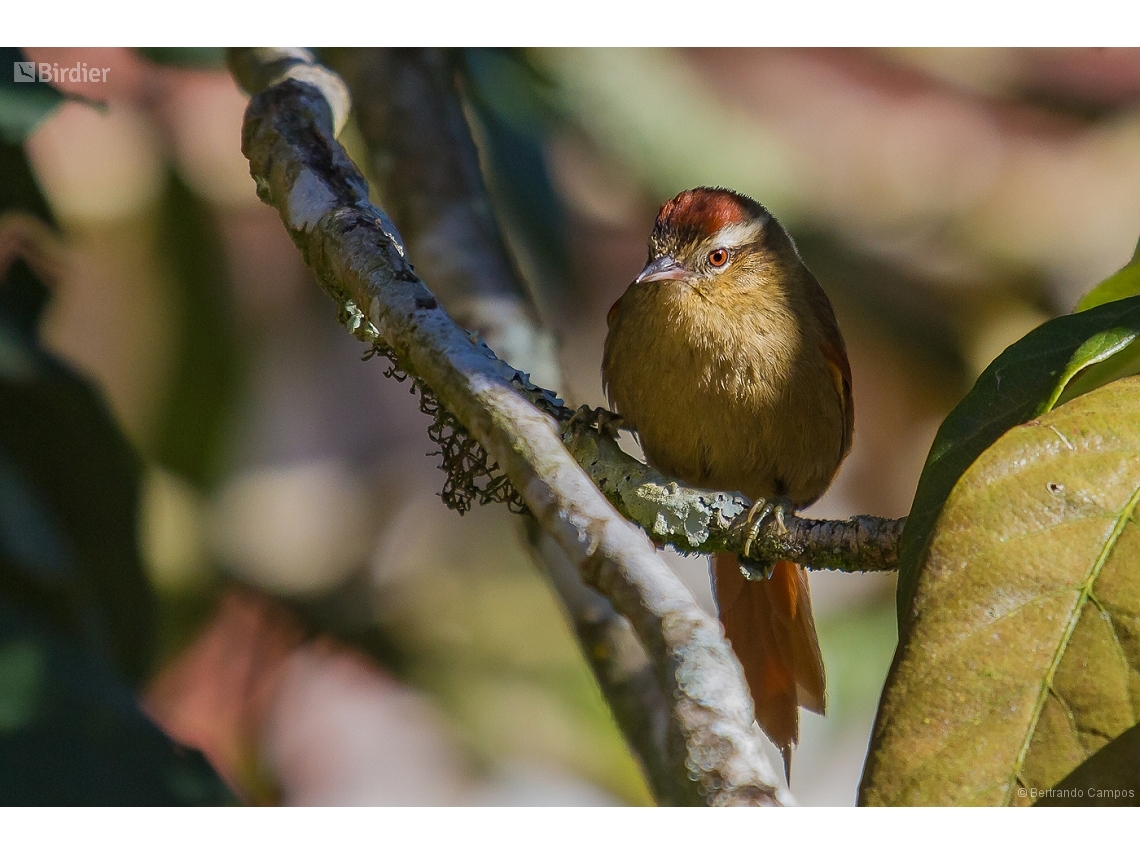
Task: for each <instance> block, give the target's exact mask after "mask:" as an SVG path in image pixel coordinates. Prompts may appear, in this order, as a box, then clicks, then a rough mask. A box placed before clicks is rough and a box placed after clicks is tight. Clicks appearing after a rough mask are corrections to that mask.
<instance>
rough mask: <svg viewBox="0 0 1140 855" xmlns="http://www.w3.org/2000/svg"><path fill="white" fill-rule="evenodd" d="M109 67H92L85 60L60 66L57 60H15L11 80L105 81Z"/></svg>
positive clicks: (54, 81) (20, 81) (33, 81)
mask: <svg viewBox="0 0 1140 855" xmlns="http://www.w3.org/2000/svg"><path fill="white" fill-rule="evenodd" d="M110 70H111V69H109V68H94V67H92V66H89V65H88V64H87V63H85V62H77V63H75V65H65V66H62V67H61V66H60V65H59V63H58V62H15V63H13V64H12V80H13V81H14V82H16V83H37V82H39V83H106V82H107V72H109V71H110Z"/></svg>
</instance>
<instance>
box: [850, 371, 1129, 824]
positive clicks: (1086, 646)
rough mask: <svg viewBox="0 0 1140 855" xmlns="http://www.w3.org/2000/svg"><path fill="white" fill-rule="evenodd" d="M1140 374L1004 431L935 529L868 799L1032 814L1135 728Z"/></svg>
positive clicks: (886, 702)
mask: <svg viewBox="0 0 1140 855" xmlns="http://www.w3.org/2000/svg"><path fill="white" fill-rule="evenodd" d="M1138 502H1140V377H1130V378H1126V379H1123V380H1119V381H1116V382H1115V383H1112V384H1110V385H1108V386H1105V387H1103V388H1101V389H1098V390H1096V391H1093V392H1090V393H1088V394H1086V395H1083V396H1082V397H1080V398H1077V399H1076V400H1074V401H1071V402H1070V403H1068V404H1065V405H1062V406H1060V407H1058V408H1056V409H1055V410H1053V411H1052V412H1050V413H1048V414H1047V415H1043V416H1041V417H1040V418H1039V419H1035V420H1032V421H1030V422H1028V423H1027V424H1024V425H1019V426H1017V427H1014V428H1013V429H1011V430H1009V431H1008V432H1006V433H1005V434H1004V435H1003V436H1002V437H1001V438H1000V439H999V440H998V441H997V442H995V443H994V444H993V445H992V446H991V447H990V448H988V449H986V451H985V452H983V453H982V454H981V455H980V456H979V457H978V459H977V460H976V461H975V462H974V463H973V465H972V466H970V467H969V469H968V470H967V471H966V473H965V474H964V475H963V476H962V478H961V479H960V481H959V482H958V484H957V485H956V486H955V487H954V489H953V491H952V492H951V494H950V496H949V498H948V499H947V501H946V503H945V506H944V508H943V509H942V513H941V514H940V515H939V518H938V521H937V524H936V525H935V526H934V528H933V530H932V534H931V539H930V545H929V549H928V550H927V551H926V555H925V560H924V561H923V563H922V566H921V574H920V578H919V582H918V586H917V591H916V594H915V598H914V604H913V605H914V609H913V620H912V623H911V626H910V632H909V633H908V635H907V636H906V637H905V638H904V639H903V641H902V643H901V646H900V648H899V652H898V654H897V656H896V660H895V664H894V667H893V668H892V674H891V677H890V679H889V681H888V686H887V689H886V690H885V692H884V696H883V702H882V706H881V707H880V711H879V717H878V720H877V721H876V725H875V733H874V734H873V736H872V745H871V752H870V754H869V756H868V761H867V768H866V772H865V776H864V782H863V788H862V792H861V799H862V800H863V801H864V802H866V803H870V804H992V805H993V804H1028V803H1031V802H1032V801H1034V800H1035V799H1034V796H1033V791H1035V790H1036V791H1041V790H1047V789H1049V788H1050V787H1052V786H1053V785H1055V784H1057V783H1058V782H1059V781H1061V780H1062V779H1063V778H1065V776H1066V775H1068V774H1069V773H1070V772H1072V770H1073V769H1075V768H1076V767H1077V766H1078V765H1079V764H1081V763H1082V762H1083V761H1085V760H1086V759H1087V758H1088V757H1089V756H1091V755H1092V754H1093V753H1095V752H1096V751H1098V750H1099V749H1101V748H1102V747H1104V746H1105V745H1106V744H1107V743H1108V742H1109V741H1110V740H1112V739H1114V738H1115V737H1117V736H1119V735H1120V734H1121V733H1123V732H1124V731H1126V730H1127V729H1129V728H1131V727H1132V726H1133V725H1135V724H1136V723H1137V720H1138V716H1140V523H1138V519H1137V514H1136V510H1137V504H1138Z"/></svg>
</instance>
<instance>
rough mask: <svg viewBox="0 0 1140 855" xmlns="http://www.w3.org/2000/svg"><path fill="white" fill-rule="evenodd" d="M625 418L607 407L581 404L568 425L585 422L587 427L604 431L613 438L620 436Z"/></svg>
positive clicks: (572, 425) (599, 431) (600, 431)
mask: <svg viewBox="0 0 1140 855" xmlns="http://www.w3.org/2000/svg"><path fill="white" fill-rule="evenodd" d="M624 421H625V420H624V419H623V418H622V417H621V416H619V415H618V414H617V413H614V412H611V411H610V410H607V409H606V408H605V407H590V406H588V405H586V404H583V405H582V406H580V407H579V408H578V409H577V410H575V411H574V415H572V416H571V417H570V423H569V424H568V425H567V427H570V428H572V427H574V425H576V424H583V425H586V426H587V427H592V428H596V429H597V431H598V433H604V434H605V435H606V436H608V437H610V438H611V439H615V440H616V439H617V438H618V431H619V430H621V428H622V425H623V423H624Z"/></svg>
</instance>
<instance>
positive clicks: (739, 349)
mask: <svg viewBox="0 0 1140 855" xmlns="http://www.w3.org/2000/svg"><path fill="white" fill-rule="evenodd" d="M805 332H810V329H808V330H805V327H804V325H803V324H801V323H799V322H797V320H796V318H795V316H794V315H793V314H792V313H791V311H790V310H789V309H788V307H786V306H782V305H780V304H779V301H769V302H768V303H767V304H765V305H759V304H757V302H756V301H753V303H752V304H751V305H750V304H748V303H747V302H745V303H740V302H738V303H737V304H734V305H720V304H718V303H717V302H715V301H713V300H710V299H708V298H707V297H706V296H703V295H702V294H701V293H700V292H697V291H695V290H694V289H689V288H686V287H685V286H678V285H675V284H673V283H668V285H667V286H666V287H660V288H653V289H638V288H637V287H634V288H631V289H630V290H629V291H628V292H627V293H626V295H625V296H624V297H623V298H622V300H621V301H620V302H619V304H618V306H617V309H616V311H615V313H614V318H613V323H612V325H611V327H610V331H609V336H608V337H607V340H606V348H605V357H604V360H603V379H604V381H605V383H606V388H607V393H608V395H609V398H610V403H611V406H612V407H613V408H614V409H615V410H617V412H619V413H620V414H621V415H623V416H624V417H625V419H626V421H627V423H628V424H629V425H630V426H631V427H633V428H634V429H635V430H636V431H637V433H638V435H639V438H640V441H641V445H642V448H643V450H644V451H645V455H646V459H647V460H648V461H649V462H650V463H651V464H653V465H654V466H656V467H657V468H658V469H660V470H661V471H662V472H664V473H665V474H667V475H671V476H673V477H676V478H678V479H680V480H683V481H685V482H687V483H690V484H693V485H695V486H702V487H708V488H712V489H723V490H737V491H741V492H743V493H745V494H746V495H748V496H750V497H751V498H761V497H763V498H774V497H775V496H777V495H787V496H789V497H790V498H791V499H792V501H793V502H796V503H798V504H805V503H808V502H810V501H813V500H814V499H815V498H816V497H817V496H818V495H819V493H821V492H822V491H823V490H824V489H825V488H826V486H827V484H828V483H829V482H830V480H831V477H832V475H833V473H834V471H835V468H836V467H837V466H838V463H839V460H838V457H837V454H836V453H835V452H834V451H833V450H832V449H838V447H839V445H840V441H839V439H838V438H837V437H839V436H841V434H842V430H843V428H842V414H841V412H840V410H839V407H838V406H837V400H836V397H835V394H834V391H833V386H832V384H831V382H830V380H828V381H827V383H826V384H824V385H822V386H821V384H820V383H819V382H818V381H819V380H820V379H821V378H820V376H819V375H820V373H821V372H823V371H826V370H827V369H826V367H824V366H823V365H822V360H821V359H820V357H819V351H818V347H813V342H811V341H809V340H807V339H806V337H805ZM813 351H814V354H813Z"/></svg>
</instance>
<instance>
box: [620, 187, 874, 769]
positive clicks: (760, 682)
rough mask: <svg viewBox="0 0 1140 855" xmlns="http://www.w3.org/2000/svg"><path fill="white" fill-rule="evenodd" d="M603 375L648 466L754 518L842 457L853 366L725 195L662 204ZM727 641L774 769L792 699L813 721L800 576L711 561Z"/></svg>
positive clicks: (758, 213)
mask: <svg viewBox="0 0 1140 855" xmlns="http://www.w3.org/2000/svg"><path fill="white" fill-rule="evenodd" d="M608 322H609V335H608V336H607V337H606V347H605V357H604V360H603V363H602V380H603V383H604V384H605V388H606V393H607V395H608V396H609V400H610V406H611V408H613V409H614V410H616V411H617V412H618V414H620V415H621V416H622V419H623V421H624V423H625V425H626V426H627V427H630V428H632V429H634V430H636V431H637V434H638V437H639V439H640V441H641V447H642V449H643V450H644V452H645V457H646V459H647V460H648V461H649V463H651V464H652V465H653V466H655V467H656V468H657V469H659V470H660V471H661V472H663V473H665V474H667V475H670V476H672V477H675V478H677V479H679V480H681V481H685V482H687V483H689V484H692V485H694V486H697V487H707V488H710V489H715V490H736V491H739V492H742V493H744V494H745V495H746V496H748V497H749V498H750V499H752V500H753V501H754V502H756V503H757V504H756V506H755V507H754V508H753V510H754V511H758V510H760V511H767V510H771V509H773V508H774V509H776V510H777V511H782V510H783V509H785V508H790V509H798V508H803V507H806V506H807V505H810V504H811V503H812V502H814V501H815V500H816V499H818V498H819V496H820V495H821V494H822V493H823V491H824V490H826V489H827V487H828V485H829V484H830V483H831V480H832V478H834V477H835V473H836V470H838V468H839V464H840V463H841V462H842V460H843V458H844V457H845V456H846V455H847V452H848V451H849V450H850V448H851V436H852V430H853V427H854V419H855V410H854V407H853V405H852V400H851V369H850V367H849V366H848V363H847V351H846V348H845V347H844V344H843V337H842V336H841V335H840V333H839V326H838V324H837V323H836V321H835V314H834V313H833V312H832V309H831V303H830V301H829V300H828V299H827V295H826V294H824V292H823V289H822V288H820V286H819V283H818V282H817V281H816V279H815V277H814V276H813V275H812V274H811V272H810V271H809V270H808V269H807V267H806V266H804V263H803V261H802V260H801V259H800V256H799V253H798V252H797V251H796V248H795V245H794V244H793V243H792V241H791V238H789V237H788V234H787V232H785V231H784V229H783V227H782V226H781V225H780V224H779V223H778V222H777V221H776V218H775V217H773V216H772V215H771V214H770V213H768V211H767V210H766V209H765V208H764V207H763V206H762V205H760V204H759V203H757V202H755V201H753V200H752V199H750V198H748V197H747V196H743V195H741V194H739V193H735V192H733V191H731V190H725V189H719V188H707V187H698V188H696V189H695V190H686V191H685V192H684V193H681V194H680V195H678V196H677V197H676V198H674V199H672V200H670V201H668V202H666V203H665V204H664V206H662V208H661V212H660V213H659V214H658V216H657V222H656V223H655V224H654V226H653V233H652V234H651V235H650V237H649V260H648V262H647V263H646V265H645V269H644V270H642V271H641V273H640V274H638V276H637V278H636V279H634V280H633V283H632V284H631V285H630V286H629V288H628V289H627V290H626V292H625V294H624V295H622V297H621V299H619V300H618V301H617V302H616V303H615V304H614V306H613V308H612V309H610V313H609V316H608ZM713 581H714V587H715V591H716V598H717V604H718V608H719V610H720V619H721V622H722V623H723V625H724V630H725V634H726V636H727V637H728V639H729V641H730V642H731V644H732V647H733V650H734V651H735V652H736V655H737V658H739V659H740V662H741V665H742V666H743V667H744V676H745V678H746V679H747V681H748V686H749V689H750V690H751V693H752V698H753V703H754V706H755V709H756V719H757V721H758V722H759V724H760V726H761V727H762V728H763V730H764V732H765V733H767V734H768V736H769V737H770V738H771V739H772V741H773V742H775V743H776V745H777V746H778V747H779V748H780V750H781V752H782V754H783V756H784V767H785V773H788V772H789V769H790V763H791V749H792V747H793V746H794V745H795V744H796V742H797V740H798V738H799V709H798V708H799V706H804V707H806V708H807V709H810V710H813V711H815V712H818V713H821V714H822V713H823V712H824V704H825V698H824V676H823V660H822V658H821V656H820V652H819V641H818V639H817V637H816V631H815V621H814V620H813V618H812V611H811V598H810V594H809V592H808V581H807V574H806V573H805V571H804V570H803V568H802V567H800V566H799V565H797V564H794V563H792V562H790V561H780V562H777V564H776V565H775V567H774V568H772V574H771V578H769V579H767V580H766V581H765V580H758V581H749V580H748V579H746V578H745V577H744V576H743V575H742V574H741V572H740V566H739V564H738V562H737V559H736V558H735V556H732V555H728V554H719V555H715V556H714V557H713Z"/></svg>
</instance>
